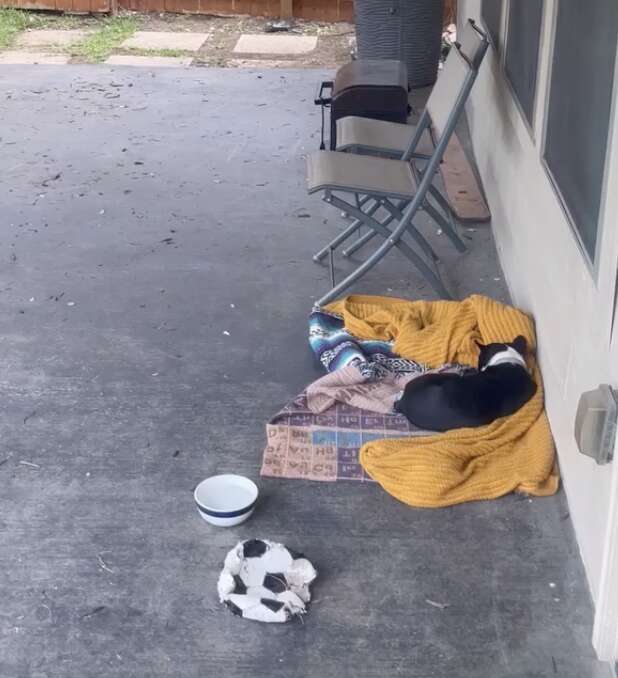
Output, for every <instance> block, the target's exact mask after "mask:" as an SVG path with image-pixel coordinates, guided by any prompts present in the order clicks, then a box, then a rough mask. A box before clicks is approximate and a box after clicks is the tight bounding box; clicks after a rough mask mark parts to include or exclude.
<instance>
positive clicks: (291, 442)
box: [261, 392, 427, 481]
mask: <svg viewBox="0 0 618 678" xmlns="http://www.w3.org/2000/svg"><path fill="white" fill-rule="evenodd" d="M426 433H427V432H426V431H422V430H420V429H416V428H414V427H413V426H412V425H411V424H409V423H408V420H407V419H406V418H405V417H404V416H402V415H400V414H396V413H393V414H377V413H376V412H371V411H369V410H363V409H359V408H356V407H351V406H350V405H346V404H344V403H339V402H338V403H336V404H335V405H333V406H332V407H330V408H329V409H328V410H326V411H325V412H323V413H321V414H314V413H313V412H311V410H310V409H309V408H308V406H307V396H306V394H305V393H304V392H303V393H301V394H300V395H299V396H298V397H297V398H296V399H295V400H293V401H292V402H291V403H289V404H288V405H286V406H285V407H284V408H283V409H282V410H281V411H280V412H278V413H277V414H276V415H275V416H274V417H273V418H272V419H271V420H270V421H269V422H268V424H266V436H267V439H268V443H267V446H266V449H265V450H264V458H263V462H262V470H261V474H262V475H263V476H273V477H278V478H304V479H306V480H325V481H335V480H359V481H371V478H370V477H369V476H368V475H367V474H366V473H365V472H364V471H363V469H362V467H361V465H360V463H359V461H358V453H359V450H360V448H361V447H362V446H363V445H364V444H365V443H366V442H369V441H371V440H381V439H383V438H401V437H403V436H413V435H425V434H426Z"/></svg>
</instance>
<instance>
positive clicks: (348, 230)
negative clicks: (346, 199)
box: [313, 219, 361, 263]
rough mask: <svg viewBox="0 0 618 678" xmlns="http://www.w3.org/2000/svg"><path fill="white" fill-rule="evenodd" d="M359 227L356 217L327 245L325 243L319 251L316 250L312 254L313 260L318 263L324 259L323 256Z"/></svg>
mask: <svg viewBox="0 0 618 678" xmlns="http://www.w3.org/2000/svg"><path fill="white" fill-rule="evenodd" d="M360 227H361V222H360V221H359V220H358V219H355V220H354V221H353V222H352V223H351V224H350V225H349V226H348V227H347V228H346V229H345V230H343V231H341V233H340V234H339V235H338V236H337V237H336V238H333V239H332V240H331V241H330V242H329V243H328V245H325V246H324V247H323V248H322V249H321V250H320V251H319V252H316V253H315V254H314V255H313V261H315V262H316V263H319V262H320V261H322V259H324V257H325V256H326V255H327V254H328V253H329V252H331V251H332V250H334V249H335V248H337V247H339V245H341V243H342V242H343V241H344V240H346V239H347V238H349V237H350V236H351V235H352V234H353V233H355V232H356V231H358V229H359V228H360Z"/></svg>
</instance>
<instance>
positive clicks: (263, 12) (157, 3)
mask: <svg viewBox="0 0 618 678" xmlns="http://www.w3.org/2000/svg"><path fill="white" fill-rule="evenodd" d="M444 4H445V7H444V18H445V23H449V22H450V21H454V17H455V14H456V6H457V0H445V3H444ZM0 6H1V7H17V8H19V9H43V10H45V9H46V10H55V11H59V12H74V13H79V14H84V13H89V12H92V13H97V12H115V11H116V10H117V9H118V8H121V9H130V10H133V11H135V12H176V13H179V14H228V15H229V14H250V15H252V16H268V17H297V18H299V19H312V20H314V21H353V20H354V2H353V0H0Z"/></svg>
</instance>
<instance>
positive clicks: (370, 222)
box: [318, 195, 451, 305]
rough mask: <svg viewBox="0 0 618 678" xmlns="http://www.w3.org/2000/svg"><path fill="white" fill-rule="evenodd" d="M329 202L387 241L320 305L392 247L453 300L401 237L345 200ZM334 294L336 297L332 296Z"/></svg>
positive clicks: (435, 276)
mask: <svg viewBox="0 0 618 678" xmlns="http://www.w3.org/2000/svg"><path fill="white" fill-rule="evenodd" d="M329 200H330V202H331V203H332V204H333V205H334V206H335V207H337V208H339V209H347V210H348V211H349V212H350V214H352V215H353V216H355V217H356V218H357V219H359V220H362V221H363V223H364V224H365V225H366V226H368V227H369V228H371V229H372V230H374V231H376V232H377V233H378V234H379V235H381V236H382V237H383V238H384V239H385V242H384V243H382V245H381V246H380V247H378V249H377V250H376V251H375V252H374V253H373V254H372V255H371V256H370V257H369V258H368V259H367V260H366V261H364V262H363V263H362V264H361V265H360V266H359V267H358V268H357V269H356V270H355V271H353V272H352V273H351V274H350V275H349V276H348V277H347V278H345V279H344V280H342V281H341V282H340V283H339V284H338V285H336V286H335V287H333V289H332V290H331V292H330V293H329V294H328V295H326V296H325V297H322V299H320V300H319V301H318V304H319V305H322V304H325V303H328V302H327V301H324V299H325V298H326V297H328V298H329V300H331V299H334V297H335V296H337V295H338V294H339V292H341V291H342V290H344V289H346V287H349V286H350V285H351V284H352V283H353V282H355V281H356V280H358V278H360V277H361V276H362V275H363V274H364V273H366V272H367V271H368V270H369V269H370V268H372V267H373V266H375V264H377V263H378V261H380V260H381V259H382V258H383V257H384V255H385V254H386V253H387V252H388V251H389V250H390V249H391V248H392V247H396V248H397V249H398V250H399V251H400V252H401V253H402V254H404V255H405V256H406V257H407V258H408V259H409V260H410V261H411V262H412V263H413V264H414V265H415V266H416V268H417V269H418V270H419V271H420V273H421V274H422V275H423V276H424V277H425V279H426V280H427V282H428V283H429V284H430V285H431V286H432V287H433V288H434V290H435V291H436V293H437V294H438V295H439V296H440V297H442V298H443V299H450V298H451V295H450V294H449V293H448V291H447V290H446V288H445V287H444V283H443V282H442V281H441V280H440V278H439V277H438V276H437V275H436V274H435V273H434V272H433V271H432V269H431V268H430V267H429V266H428V265H427V263H426V262H425V261H424V259H423V258H422V257H421V256H419V255H418V254H417V253H416V252H415V251H414V250H413V249H412V248H411V247H410V246H409V245H408V244H407V243H405V242H404V241H403V240H401V237H400V236H399V235H395V234H393V233H392V232H391V231H389V230H388V228H386V227H385V226H384V225H383V224H381V223H380V222H379V221H377V220H376V219H374V218H373V217H369V216H368V215H366V214H363V212H362V211H361V210H358V209H357V208H355V207H354V206H353V205H350V204H349V203H347V202H345V200H341V199H340V198H338V197H337V196H334V195H331V196H330V198H329ZM414 230H416V229H414ZM333 294H334V296H331V295H333Z"/></svg>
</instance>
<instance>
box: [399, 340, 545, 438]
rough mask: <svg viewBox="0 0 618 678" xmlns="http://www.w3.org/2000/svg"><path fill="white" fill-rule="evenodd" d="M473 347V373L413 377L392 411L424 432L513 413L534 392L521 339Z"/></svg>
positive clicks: (476, 422) (471, 424)
mask: <svg viewBox="0 0 618 678" xmlns="http://www.w3.org/2000/svg"><path fill="white" fill-rule="evenodd" d="M477 345H478V347H479V348H480V349H481V352H480V355H479V362H478V372H473V373H471V374H470V373H469V374H463V375H459V374H426V375H423V376H421V377H417V378H416V379H413V380H412V381H410V382H408V383H407V384H406V388H405V390H404V392H403V395H402V397H401V398H400V399H399V400H398V401H397V402H396V403H395V410H396V411H397V412H401V414H403V415H405V417H406V418H407V419H408V421H410V423H412V424H414V425H415V426H418V428H421V429H425V430H427V431H449V430H450V429H453V428H464V427H468V426H484V425H485V424H490V423H491V422H492V421H494V419H498V418H499V417H506V416H508V415H509V414H513V413H514V412H517V410H518V409H519V408H520V407H522V405H524V404H525V403H527V402H528V400H530V398H532V396H533V395H534V393H535V391H536V384H535V383H534V381H533V380H532V378H531V376H530V374H529V373H528V369H527V367H526V361H525V359H524V358H525V355H526V351H527V348H528V346H527V342H526V339H525V337H522V336H519V337H517V338H516V339H515V340H514V341H513V342H512V343H510V344H487V345H483V344H479V343H478V342H477Z"/></svg>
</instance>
